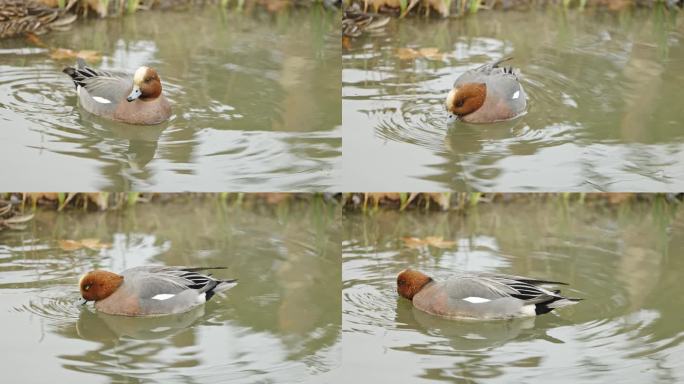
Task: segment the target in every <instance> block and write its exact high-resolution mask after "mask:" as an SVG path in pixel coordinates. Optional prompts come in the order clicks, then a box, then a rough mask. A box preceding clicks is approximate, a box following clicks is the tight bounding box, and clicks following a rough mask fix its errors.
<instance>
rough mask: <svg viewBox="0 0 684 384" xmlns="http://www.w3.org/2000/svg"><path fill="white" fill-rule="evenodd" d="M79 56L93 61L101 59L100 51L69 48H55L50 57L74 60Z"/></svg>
mask: <svg viewBox="0 0 684 384" xmlns="http://www.w3.org/2000/svg"><path fill="white" fill-rule="evenodd" d="M77 57H80V58H81V59H83V60H85V61H88V62H91V63H94V62H97V61H100V53H99V52H97V51H90V50H83V51H74V50H72V49H67V48H55V49H53V50H52V52H50V58H52V59H53V60H73V59H75V58H77Z"/></svg>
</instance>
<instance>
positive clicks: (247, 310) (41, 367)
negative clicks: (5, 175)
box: [0, 200, 341, 383]
mask: <svg viewBox="0 0 684 384" xmlns="http://www.w3.org/2000/svg"><path fill="white" fill-rule="evenodd" d="M336 217H338V214H337V213H336V208H335V207H334V206H330V205H328V204H323V203H321V202H312V203H311V204H306V203H302V204H281V205H275V206H270V207H253V208H244V209H239V208H235V207H230V206H224V205H222V204H221V203H219V202H218V201H207V202H204V203H198V202H197V200H191V201H188V202H187V203H186V202H179V203H172V204H171V203H170V204H155V205H150V206H140V205H139V206H137V207H135V208H134V209H131V210H124V211H122V212H108V213H81V212H74V211H71V212H66V213H54V212H38V213H37V214H36V217H35V219H34V220H33V222H31V224H30V226H29V228H28V229H27V230H25V231H3V232H0V307H1V308H2V310H0V322H1V323H2V324H3V328H2V331H0V335H1V337H2V340H3V345H4V346H5V348H7V349H8V351H12V352H11V353H7V354H5V355H4V357H3V362H2V364H1V366H2V367H3V368H4V369H3V371H4V374H3V375H4V377H5V380H6V381H8V382H14V383H39V382H45V381H46V379H47V378H49V379H50V380H52V381H55V382H69V383H113V382H164V383H175V382H178V383H180V382H183V383H199V382H202V383H219V382H220V383H225V382H231V383H232V382H236V383H255V382H262V383H285V382H287V383H295V382H304V381H313V380H316V378H317V377H319V375H322V374H325V373H326V372H329V371H331V370H332V369H334V368H336V367H338V366H339V364H340V353H341V352H340V349H339V344H340V337H341V336H340V328H341V324H340V322H341V319H340V280H341V272H340V256H339V255H340V250H339V249H340V245H339V244H340V241H339V234H338V233H339V222H338V221H337V219H336ZM83 239H96V240H98V241H99V242H100V243H101V244H110V245H111V246H110V247H109V248H102V249H97V248H99V247H93V248H94V249H89V248H80V249H75V247H73V246H68V245H67V246H65V243H63V241H64V240H74V241H82V240H83ZM86 243H88V242H86ZM91 243H92V242H90V243H88V244H91ZM149 264H155V265H191V266H195V265H197V266H217V265H218V266H226V267H228V269H226V270H218V271H215V272H214V275H215V276H216V277H222V278H238V279H239V283H238V285H237V286H236V287H235V288H233V289H231V290H229V291H228V293H227V295H226V296H225V297H221V296H218V295H217V296H215V297H213V298H212V299H211V300H210V301H209V302H208V303H207V304H206V305H205V306H203V307H199V308H198V309H197V310H194V311H192V312H189V313H186V314H183V315H181V316H165V317H161V318H152V319H149V318H148V319H141V318H127V317H121V316H109V315H104V314H99V313H97V312H96V311H95V310H94V309H93V308H92V304H89V305H87V306H78V305H77V304H76V303H77V299H78V298H79V294H78V287H77V284H78V277H79V275H80V274H82V273H83V272H85V271H88V270H91V269H94V268H104V269H108V270H112V271H120V270H123V269H125V268H130V267H134V266H138V265H149ZM10 367H11V369H10ZM37 367H38V368H37Z"/></svg>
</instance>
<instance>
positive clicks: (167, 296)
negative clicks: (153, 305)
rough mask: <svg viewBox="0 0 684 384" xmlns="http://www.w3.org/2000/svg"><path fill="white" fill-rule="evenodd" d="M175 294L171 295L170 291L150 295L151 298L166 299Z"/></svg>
mask: <svg viewBox="0 0 684 384" xmlns="http://www.w3.org/2000/svg"><path fill="white" fill-rule="evenodd" d="M174 296H176V295H173V294H171V293H160V294H158V295H154V296H152V300H168V299H170V298H172V297H174Z"/></svg>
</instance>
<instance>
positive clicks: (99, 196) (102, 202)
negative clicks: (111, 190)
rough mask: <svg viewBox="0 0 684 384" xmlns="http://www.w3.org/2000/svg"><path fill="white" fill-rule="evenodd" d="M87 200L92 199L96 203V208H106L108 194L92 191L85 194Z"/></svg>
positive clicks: (107, 205)
mask: <svg viewBox="0 0 684 384" xmlns="http://www.w3.org/2000/svg"><path fill="white" fill-rule="evenodd" d="M85 195H86V196H87V197H88V200H90V201H92V202H93V203H95V205H97V208H98V209H99V210H101V211H104V210H106V209H107V208H108V207H109V199H108V198H109V195H108V194H107V193H103V192H92V193H86V194H85Z"/></svg>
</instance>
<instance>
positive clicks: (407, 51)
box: [397, 48, 420, 60]
mask: <svg viewBox="0 0 684 384" xmlns="http://www.w3.org/2000/svg"><path fill="white" fill-rule="evenodd" d="M419 55H420V53H418V51H416V50H415V49H413V48H398V49H397V57H398V58H399V59H401V60H413V59H416V58H418V56H419Z"/></svg>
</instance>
